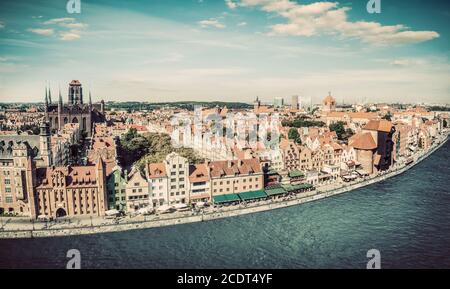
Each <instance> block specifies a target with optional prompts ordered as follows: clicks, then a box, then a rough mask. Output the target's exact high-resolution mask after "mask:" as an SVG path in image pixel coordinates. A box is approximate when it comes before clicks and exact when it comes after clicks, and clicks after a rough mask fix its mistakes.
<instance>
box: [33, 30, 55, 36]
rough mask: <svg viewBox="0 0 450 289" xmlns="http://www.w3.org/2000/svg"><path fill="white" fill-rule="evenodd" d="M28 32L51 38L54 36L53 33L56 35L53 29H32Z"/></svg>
mask: <svg viewBox="0 0 450 289" xmlns="http://www.w3.org/2000/svg"><path fill="white" fill-rule="evenodd" d="M28 31H30V32H33V33H35V34H39V35H44V36H50V35H53V33H54V30H53V29H51V28H48V29H40V28H36V29H33V28H30V29H28Z"/></svg>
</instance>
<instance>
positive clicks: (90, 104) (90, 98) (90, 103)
mask: <svg viewBox="0 0 450 289" xmlns="http://www.w3.org/2000/svg"><path fill="white" fill-rule="evenodd" d="M89 106H92V97H91V89H89Z"/></svg>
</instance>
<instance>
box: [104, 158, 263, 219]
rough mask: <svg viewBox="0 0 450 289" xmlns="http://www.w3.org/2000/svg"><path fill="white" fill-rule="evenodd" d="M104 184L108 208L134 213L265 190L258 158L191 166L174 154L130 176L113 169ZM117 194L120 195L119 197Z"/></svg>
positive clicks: (134, 170) (119, 169) (117, 168)
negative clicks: (106, 189)
mask: <svg viewBox="0 0 450 289" xmlns="http://www.w3.org/2000/svg"><path fill="white" fill-rule="evenodd" d="M111 176H113V177H110V178H109V179H108V181H107V188H108V195H109V198H108V201H109V208H110V209H118V210H126V211H128V212H135V211H137V210H139V209H141V208H147V207H153V208H156V207H160V206H163V205H174V204H180V203H182V204H189V203H196V202H210V201H211V200H212V198H213V197H214V196H219V195H226V194H238V193H242V192H249V191H257V190H262V189H264V174H263V170H262V167H261V162H260V161H259V159H258V158H253V159H243V160H242V159H240V160H228V161H212V162H206V163H203V164H190V163H189V162H188V160H187V159H186V158H184V157H182V156H180V155H178V154H177V153H175V152H173V153H170V154H168V155H167V156H166V158H165V160H164V161H163V162H162V163H149V164H147V165H146V166H145V168H144V170H143V171H140V170H138V169H136V168H133V169H132V170H131V171H130V172H129V173H127V172H126V171H124V172H122V171H121V168H120V167H116V168H115V169H114V171H113V172H112V173H111ZM118 192H122V193H124V194H121V195H120V196H118Z"/></svg>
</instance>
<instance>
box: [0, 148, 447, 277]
mask: <svg viewBox="0 0 450 289" xmlns="http://www.w3.org/2000/svg"><path fill="white" fill-rule="evenodd" d="M449 160H450V142H447V144H445V145H444V146H443V147H442V148H441V149H440V150H438V151H437V152H435V153H434V154H433V155H431V156H430V157H429V158H428V159H426V160H425V161H423V162H422V163H420V164H419V165H417V166H416V167H415V168H413V169H411V170H409V171H408V172H406V173H405V174H403V175H400V176H397V177H395V178H392V179H389V180H387V181H384V182H382V183H378V184H375V185H372V186H369V187H367V188H363V189H359V190H355V191H352V192H349V193H346V194H344V195H340V196H337V197H332V198H327V199H325V200H320V201H317V202H313V203H307V204H303V205H300V206H295V207H290V208H284V209H279V210H274V211H269V212H262V213H257V214H251V215H246V216H239V217H233V218H228V219H222V220H215V221H210V222H204V223H194V224H186V225H178V226H172V227H166V228H155V229H145V230H139V231H128V232H117V233H108V234H98V235H90V236H89V235H86V236H75V237H56V238H44V239H27V240H0V267H1V268H36V267H37V268H64V267H65V264H66V262H67V260H68V259H67V258H66V252H67V250H69V249H72V248H75V249H78V250H80V252H81V266H82V267H84V268H365V266H366V263H367V260H368V259H367V258H366V253H367V251H368V250H369V249H372V248H375V249H378V250H380V252H381V262H382V267H384V268H442V267H443V268H450V188H449V187H450V180H449V177H450V164H449Z"/></svg>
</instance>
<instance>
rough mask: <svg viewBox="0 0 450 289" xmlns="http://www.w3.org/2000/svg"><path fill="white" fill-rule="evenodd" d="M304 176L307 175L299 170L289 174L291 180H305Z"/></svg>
mask: <svg viewBox="0 0 450 289" xmlns="http://www.w3.org/2000/svg"><path fill="white" fill-rule="evenodd" d="M304 176H305V174H304V173H302V172H301V171H298V170H293V171H290V172H289V177H291V178H303V177H304Z"/></svg>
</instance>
